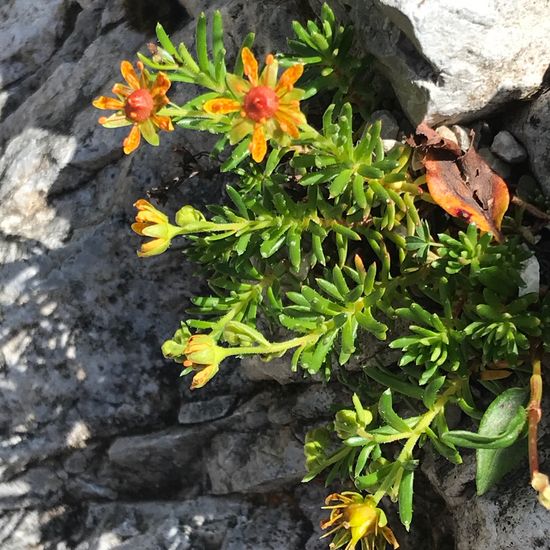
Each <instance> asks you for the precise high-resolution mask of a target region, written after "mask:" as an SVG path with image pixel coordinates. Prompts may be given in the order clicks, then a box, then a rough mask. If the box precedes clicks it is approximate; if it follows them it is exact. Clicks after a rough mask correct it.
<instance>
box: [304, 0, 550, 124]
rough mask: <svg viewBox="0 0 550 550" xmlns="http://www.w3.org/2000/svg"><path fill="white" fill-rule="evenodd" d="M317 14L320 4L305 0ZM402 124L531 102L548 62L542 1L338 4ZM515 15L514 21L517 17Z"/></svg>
mask: <svg viewBox="0 0 550 550" xmlns="http://www.w3.org/2000/svg"><path fill="white" fill-rule="evenodd" d="M310 4H311V5H312V6H313V7H314V8H315V9H319V7H320V5H321V4H322V1H321V0H310ZM333 5H334V7H335V8H337V11H338V15H339V16H340V17H341V18H344V20H346V21H349V22H351V23H353V24H354V25H355V26H356V27H357V28H358V30H359V34H360V36H361V43H360V44H358V46H359V47H360V48H364V49H365V50H367V51H369V52H372V53H373V54H374V56H375V57H376V58H377V60H378V61H379V63H380V65H381V67H382V68H383V70H384V72H385V74H386V75H387V77H388V78H389V80H390V81H391V83H392V85H393V88H394V90H395V92H396V94H397V97H398V99H399V101H400V103H401V106H402V107H403V109H404V110H405V112H406V113H407V115H408V116H409V118H410V120H411V121H412V122H413V123H415V124H418V123H419V122H420V121H422V120H426V121H427V122H428V123H430V124H432V125H435V124H437V123H441V122H447V123H452V122H458V121H467V120H472V119H474V118H475V117H479V116H481V115H483V114H486V113H489V112H492V111H494V110H495V109H496V108H498V107H499V106H501V105H504V104H505V103H506V102H508V101H510V100H514V99H520V98H525V97H529V96H532V95H533V94H534V93H535V92H537V91H538V90H539V89H540V87H541V84H542V81H543V77H544V74H545V72H546V70H547V68H548V65H549V64H550V46H549V45H548V40H546V36H547V35H548V33H549V32H550V5H549V4H548V2H547V1H546V0H530V1H526V0H495V1H493V2H468V1H466V0H460V1H456V2H436V1H426V2H411V1H409V0H366V1H365V0H338V1H336V2H333ZM518 13H521V14H522V15H521V17H519V18H518V16H517V14H518Z"/></svg>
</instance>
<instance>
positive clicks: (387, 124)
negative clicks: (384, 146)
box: [367, 109, 399, 139]
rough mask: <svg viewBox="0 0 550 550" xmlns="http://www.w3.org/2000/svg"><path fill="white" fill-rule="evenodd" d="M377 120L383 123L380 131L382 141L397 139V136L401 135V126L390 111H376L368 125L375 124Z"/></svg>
mask: <svg viewBox="0 0 550 550" xmlns="http://www.w3.org/2000/svg"><path fill="white" fill-rule="evenodd" d="M377 120H380V122H381V123H382V130H381V131H380V136H381V137H382V139H397V134H398V133H399V124H398V123H397V120H395V117H394V116H393V115H392V113H391V112H390V111H387V110H385V109H383V110H380V111H374V112H373V113H372V114H371V116H370V117H369V120H368V121H367V123H368V124H373V123H374V122H376V121H377Z"/></svg>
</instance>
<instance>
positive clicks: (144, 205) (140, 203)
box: [134, 199, 155, 210]
mask: <svg viewBox="0 0 550 550" xmlns="http://www.w3.org/2000/svg"><path fill="white" fill-rule="evenodd" d="M134 207H135V208H137V209H138V210H155V207H154V206H153V205H152V204H151V203H150V202H149V201H146V200H145V199H138V200H137V201H136V202H135V203H134Z"/></svg>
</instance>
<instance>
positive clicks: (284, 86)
mask: <svg viewBox="0 0 550 550" xmlns="http://www.w3.org/2000/svg"><path fill="white" fill-rule="evenodd" d="M303 72H304V66H303V65H302V64H300V63H299V64H297V65H292V67H289V68H288V69H287V70H286V71H285V72H284V73H283V74H282V75H281V78H280V79H279V83H278V84H277V87H276V88H275V91H276V92H279V91H282V90H292V88H293V87H294V84H295V83H296V81H297V80H298V79H299V78H300V77H301V76H302V74H303Z"/></svg>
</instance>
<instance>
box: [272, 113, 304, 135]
mask: <svg viewBox="0 0 550 550" xmlns="http://www.w3.org/2000/svg"><path fill="white" fill-rule="evenodd" d="M275 118H276V119H277V122H278V123H279V126H280V127H281V130H282V131H283V132H284V133H285V134H288V135H289V136H292V137H293V138H294V139H298V138H299V137H300V131H299V130H298V128H297V127H296V124H294V121H293V120H292V118H291V117H289V116H288V114H286V113H285V112H283V111H281V110H280V109H279V110H277V112H276V113H275Z"/></svg>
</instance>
